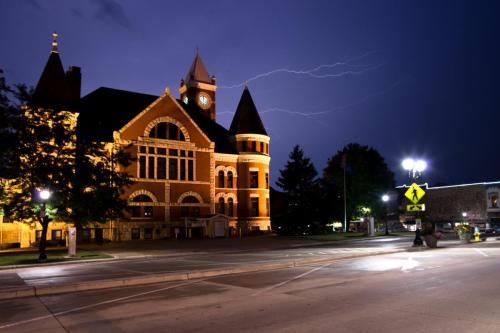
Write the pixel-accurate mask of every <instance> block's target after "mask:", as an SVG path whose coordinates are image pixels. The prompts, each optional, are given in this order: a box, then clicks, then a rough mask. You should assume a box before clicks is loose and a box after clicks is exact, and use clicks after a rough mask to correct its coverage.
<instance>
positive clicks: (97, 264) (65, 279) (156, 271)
mask: <svg viewBox="0 0 500 333" xmlns="http://www.w3.org/2000/svg"><path fill="white" fill-rule="evenodd" d="M380 242H384V239H383V238H377V240H376V241H375V242H373V241H362V240H360V241H348V242H326V243H325V242H311V241H303V240H281V239H279V240H277V239H273V238H269V237H268V238H264V237H263V238H248V239H241V240H239V239H220V240H196V241H186V240H182V241H157V242H154V241H153V242H137V243H135V242H132V243H115V244H107V245H104V246H102V247H101V246H97V247H96V245H88V246H85V249H87V250H90V249H92V250H99V251H101V252H104V253H107V254H111V255H113V256H114V259H110V260H109V259H107V260H106V259H105V260H92V261H87V262H84V263H82V262H72V263H66V264H52V265H35V266H30V267H22V268H20V267H18V268H13V269H6V270H2V271H0V299H9V298H17V297H27V296H41V295H49V294H58V293H66V292H75V291H84V290H93V289H104V288H113V287H123V286H132V285H141V284H151V283H160V282H167V281H181V280H190V279H198V278H203V277H212V276H218V275H226V274H236V273H246V272H256V271H266V270H275V269H283V268H292V267H300V266H306V265H314V264H321V263H331V262H335V261H338V260H346V259H353V258H359V257H366V256H372V255H380V254H390V253H397V252H405V251H408V250H409V249H410V248H411V240H410V239H408V238H403V239H402V240H399V241H398V240H397V239H395V238H386V239H385V242H387V243H394V244H395V245H394V246H386V245H385V244H382V245H381V244H380ZM457 243H458V242H456V241H445V242H440V244H441V245H442V246H443V245H445V246H455V245H456V244H457ZM120 244H121V246H120ZM124 245H126V246H124Z"/></svg>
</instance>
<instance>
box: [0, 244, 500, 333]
mask: <svg viewBox="0 0 500 333" xmlns="http://www.w3.org/2000/svg"><path fill="white" fill-rule="evenodd" d="M499 259H500V244H498V243H495V242H492V243H489V242H487V243H481V244H475V245H467V246H461V247H455V248H441V249H436V250H427V251H416V252H402V253H396V254H390V255H379V256H371V257H364V258H360V259H353V260H342V261H337V262H334V263H331V264H323V265H315V266H309V267H299V268H293V269H282V270H275V271H266V272H259V273H248V274H239V275H231V276H219V277H214V278H208V279H202V280H192V281H184V282H175V283H162V284H155V285H147V286H135V287H127V288H114V289H106V290H99V291H86V292H80V293H72V294H61V295H53V296H45V297H30V298H20V299H13V300H5V301H1V302H0V308H1V309H2V311H1V315H0V332H34V331H36V332H107V333H110V332H145V331H146V332H147V331H152V332H153V331H154V332H197V331H202V332H499V331H500V288H499V282H498V277H499V276H500V265H499Z"/></svg>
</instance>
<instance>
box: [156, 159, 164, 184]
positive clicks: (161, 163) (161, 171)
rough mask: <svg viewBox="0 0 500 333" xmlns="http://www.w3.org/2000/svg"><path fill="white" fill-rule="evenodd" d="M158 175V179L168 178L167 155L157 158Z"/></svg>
mask: <svg viewBox="0 0 500 333" xmlns="http://www.w3.org/2000/svg"><path fill="white" fill-rule="evenodd" d="M156 177H157V178H158V179H165V178H167V159H166V158H165V157H158V158H157V159H156Z"/></svg>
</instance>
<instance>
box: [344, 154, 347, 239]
mask: <svg viewBox="0 0 500 333" xmlns="http://www.w3.org/2000/svg"><path fill="white" fill-rule="evenodd" d="M344 158H345V155H344ZM345 168H346V162H344V232H347V198H346V189H345Z"/></svg>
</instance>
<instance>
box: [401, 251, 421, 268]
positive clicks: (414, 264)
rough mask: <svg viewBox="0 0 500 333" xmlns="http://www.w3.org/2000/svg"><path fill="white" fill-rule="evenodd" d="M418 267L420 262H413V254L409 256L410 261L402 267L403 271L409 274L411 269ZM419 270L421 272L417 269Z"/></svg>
mask: <svg viewBox="0 0 500 333" xmlns="http://www.w3.org/2000/svg"><path fill="white" fill-rule="evenodd" d="M417 266H418V262H417V261H415V260H413V253H410V254H409V255H408V260H406V261H405V263H404V265H403V266H402V267H401V271H403V272H407V271H409V270H410V269H412V268H415V267H417ZM417 270H419V269H418V268H417Z"/></svg>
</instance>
